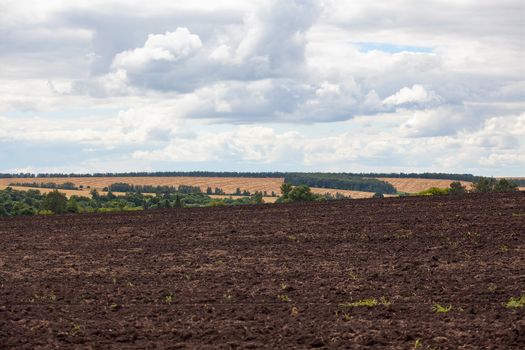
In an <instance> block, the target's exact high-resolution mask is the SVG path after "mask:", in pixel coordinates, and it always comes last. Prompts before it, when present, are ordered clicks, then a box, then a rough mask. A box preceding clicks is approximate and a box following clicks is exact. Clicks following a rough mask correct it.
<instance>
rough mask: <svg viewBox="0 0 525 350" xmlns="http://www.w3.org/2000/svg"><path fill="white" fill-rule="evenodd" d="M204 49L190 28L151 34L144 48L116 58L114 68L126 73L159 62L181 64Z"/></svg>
mask: <svg viewBox="0 0 525 350" xmlns="http://www.w3.org/2000/svg"><path fill="white" fill-rule="evenodd" d="M201 47H202V42H201V40H200V38H199V36H198V35H195V34H191V33H190V31H189V30H188V28H177V29H176V30H175V31H174V32H166V33H165V34H157V35H155V34H150V35H148V39H147V40H146V43H145V44H144V47H141V48H137V49H134V50H129V51H124V52H122V53H119V54H118V55H117V56H115V59H114V60H113V64H112V67H113V68H116V69H117V70H118V69H124V70H126V71H137V70H138V71H143V70H147V69H148V66H150V65H151V64H154V63H155V62H157V61H167V62H180V61H182V60H184V59H187V58H188V57H189V56H191V55H192V54H195V52H197V51H198V50H199V49H200V48H201Z"/></svg>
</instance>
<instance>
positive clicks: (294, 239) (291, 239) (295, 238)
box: [288, 235, 299, 242]
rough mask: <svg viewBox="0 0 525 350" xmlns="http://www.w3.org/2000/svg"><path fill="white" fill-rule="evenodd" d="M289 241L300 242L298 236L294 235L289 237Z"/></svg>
mask: <svg viewBox="0 0 525 350" xmlns="http://www.w3.org/2000/svg"><path fill="white" fill-rule="evenodd" d="M288 239H289V240H290V241H294V242H295V241H297V240H299V238H297V236H293V235H290V236H288Z"/></svg>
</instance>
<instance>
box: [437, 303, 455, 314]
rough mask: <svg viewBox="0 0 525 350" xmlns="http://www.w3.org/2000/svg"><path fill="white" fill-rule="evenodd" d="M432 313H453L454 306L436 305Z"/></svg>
mask: <svg viewBox="0 0 525 350" xmlns="http://www.w3.org/2000/svg"><path fill="white" fill-rule="evenodd" d="M432 311H434V312H435V313H436V314H446V313H447V312H450V311H452V305H448V306H443V305H440V304H435V305H434V306H432Z"/></svg>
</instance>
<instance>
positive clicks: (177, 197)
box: [173, 195, 182, 208]
mask: <svg viewBox="0 0 525 350" xmlns="http://www.w3.org/2000/svg"><path fill="white" fill-rule="evenodd" d="M173 207H174V208H182V202H181V200H180V196H179V195H176V196H175V204H174V205H173Z"/></svg>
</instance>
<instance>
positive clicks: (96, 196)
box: [88, 186, 100, 202]
mask: <svg viewBox="0 0 525 350" xmlns="http://www.w3.org/2000/svg"><path fill="white" fill-rule="evenodd" d="M88 188H89V186H88ZM89 194H90V195H91V198H92V199H93V200H94V201H97V202H98V201H99V200H100V194H99V193H98V191H97V190H96V189H92V190H91V192H89Z"/></svg>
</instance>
